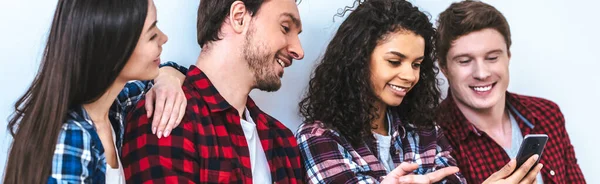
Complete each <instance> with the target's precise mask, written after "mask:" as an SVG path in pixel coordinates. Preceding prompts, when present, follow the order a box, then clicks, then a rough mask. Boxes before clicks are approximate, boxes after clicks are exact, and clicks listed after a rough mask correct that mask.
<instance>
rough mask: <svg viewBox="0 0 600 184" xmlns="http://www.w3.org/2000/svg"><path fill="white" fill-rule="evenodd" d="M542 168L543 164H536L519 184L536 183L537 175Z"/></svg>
mask: <svg viewBox="0 0 600 184" xmlns="http://www.w3.org/2000/svg"><path fill="white" fill-rule="evenodd" d="M543 167H544V165H543V164H537V165H536V166H535V167H534V168H533V169H532V170H531V171H530V172H529V173H528V174H527V176H525V178H523V180H521V182H520V183H521V184H530V183H537V181H536V177H537V174H538V173H539V172H540V170H542V168H543Z"/></svg>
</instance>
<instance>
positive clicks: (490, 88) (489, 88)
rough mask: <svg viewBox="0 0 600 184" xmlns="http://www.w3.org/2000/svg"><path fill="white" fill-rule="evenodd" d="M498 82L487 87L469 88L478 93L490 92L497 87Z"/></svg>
mask: <svg viewBox="0 0 600 184" xmlns="http://www.w3.org/2000/svg"><path fill="white" fill-rule="evenodd" d="M496 83H497V82H494V83H492V84H489V85H485V86H469V88H471V89H472V90H474V91H476V92H488V91H490V90H492V88H493V87H494V86H495V85H496Z"/></svg>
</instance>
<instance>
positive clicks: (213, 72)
mask: <svg viewBox="0 0 600 184" xmlns="http://www.w3.org/2000/svg"><path fill="white" fill-rule="evenodd" d="M224 41H225V40H221V41H219V44H220V45H215V44H216V43H208V44H210V48H207V47H208V46H205V47H204V48H202V50H203V51H202V53H200V56H198V60H197V61H196V66H198V68H200V69H201V70H202V72H204V73H205V74H206V76H208V78H209V79H210V81H211V83H212V84H213V85H214V87H215V88H216V89H217V90H218V91H219V94H220V95H221V96H223V98H224V99H225V100H226V101H227V102H228V103H229V104H231V105H232V106H233V107H234V108H235V109H236V110H237V111H238V114H239V115H240V117H242V114H243V113H244V109H245V108H246V101H247V100H248V95H249V94H250V91H251V90H252V89H253V86H254V85H253V84H254V76H253V75H252V73H251V72H250V71H249V69H248V63H247V62H245V61H244V60H243V57H241V56H240V55H241V54H235V53H234V51H235V50H236V49H231V48H237V47H236V46H234V45H231V46H230V47H227V46H228V45H226V42H224ZM238 47H239V46H238Z"/></svg>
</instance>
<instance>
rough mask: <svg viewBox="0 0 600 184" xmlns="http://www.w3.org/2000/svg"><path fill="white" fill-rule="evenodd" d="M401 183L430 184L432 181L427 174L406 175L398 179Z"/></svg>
mask: <svg viewBox="0 0 600 184" xmlns="http://www.w3.org/2000/svg"><path fill="white" fill-rule="evenodd" d="M398 183H400V184H430V183H432V181H431V180H430V179H429V177H427V176H426V175H414V174H411V175H406V176H402V177H400V179H398Z"/></svg>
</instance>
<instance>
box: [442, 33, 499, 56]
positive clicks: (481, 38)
mask: <svg viewBox="0 0 600 184" xmlns="http://www.w3.org/2000/svg"><path fill="white" fill-rule="evenodd" d="M506 49H507V47H506V42H505V41H504V37H503V36H502V34H500V32H498V31H496V30H495V29H491V28H487V29H482V30H479V31H474V32H471V33H469V34H467V35H464V36H461V37H459V38H458V39H456V40H454V41H453V42H452V45H451V46H450V49H449V50H448V57H452V56H454V55H463V54H466V55H480V54H486V53H487V52H489V51H492V50H503V51H505V52H506Z"/></svg>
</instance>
